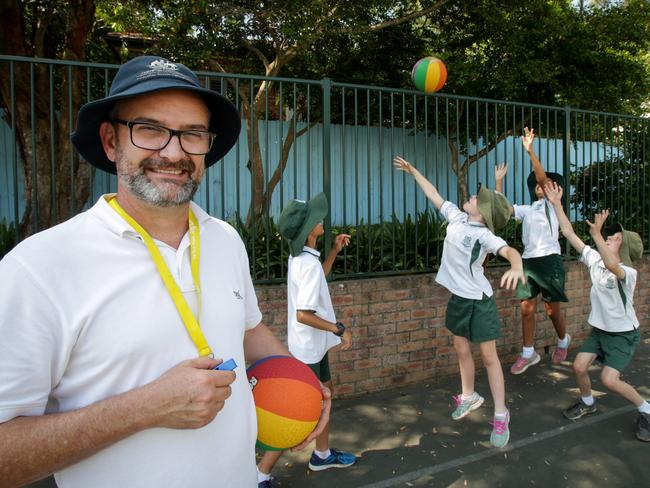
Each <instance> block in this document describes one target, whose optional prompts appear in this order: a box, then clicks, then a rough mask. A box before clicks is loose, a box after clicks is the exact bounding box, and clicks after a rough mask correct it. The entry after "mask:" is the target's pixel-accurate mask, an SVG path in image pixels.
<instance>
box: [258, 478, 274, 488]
mask: <svg viewBox="0 0 650 488" xmlns="http://www.w3.org/2000/svg"><path fill="white" fill-rule="evenodd" d="M274 486H275V485H274V484H273V478H269V479H268V480H264V481H260V482H259V483H257V488H273V487H274Z"/></svg>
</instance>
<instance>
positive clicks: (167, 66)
mask: <svg viewBox="0 0 650 488" xmlns="http://www.w3.org/2000/svg"><path fill="white" fill-rule="evenodd" d="M149 67H150V68H151V69H155V70H157V71H176V70H178V66H176V65H175V64H174V63H172V62H171V61H167V60H166V59H157V60H155V61H152V62H151V64H150V65H149Z"/></svg>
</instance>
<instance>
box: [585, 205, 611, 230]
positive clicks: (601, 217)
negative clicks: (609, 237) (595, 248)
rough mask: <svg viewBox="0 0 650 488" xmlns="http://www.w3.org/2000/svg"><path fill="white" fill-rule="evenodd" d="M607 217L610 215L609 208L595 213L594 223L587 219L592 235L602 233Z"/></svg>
mask: <svg viewBox="0 0 650 488" xmlns="http://www.w3.org/2000/svg"><path fill="white" fill-rule="evenodd" d="M607 217H609V209H606V210H603V211H602V212H599V213H597V214H596V215H594V221H593V223H592V222H589V221H588V220H587V225H588V226H589V234H591V236H592V237H593V236H599V235H601V232H602V230H603V225H604V224H605V221H606V220H607Z"/></svg>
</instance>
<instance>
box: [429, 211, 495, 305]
mask: <svg viewBox="0 0 650 488" xmlns="http://www.w3.org/2000/svg"><path fill="white" fill-rule="evenodd" d="M440 214H441V215H442V216H443V217H444V218H445V220H447V222H449V225H447V235H446V236H445V244H444V246H443V249H442V259H441V264H440V269H439V271H438V275H437V276H436V282H437V283H440V284H441V285H442V286H444V287H445V288H447V289H448V290H449V291H450V292H452V293H453V294H454V295H457V296H459V297H462V298H471V299H473V300H481V299H482V298H483V294H484V293H485V295H487V296H488V297H491V296H492V293H493V292H492V286H491V285H490V282H489V281H488V280H487V278H486V277H485V275H484V274H483V261H484V260H485V256H486V255H487V254H488V253H492V254H497V253H498V252H499V249H501V248H502V247H504V246H507V244H506V241H504V240H503V239H501V238H500V237H497V236H495V235H494V234H493V233H492V232H491V231H490V229H488V228H487V227H486V226H485V225H483V224H480V223H478V222H469V221H468V220H467V218H468V216H467V214H466V213H465V212H461V211H460V210H459V208H458V207H457V206H456V205H454V204H453V203H451V202H444V203H443V204H442V206H441V207H440Z"/></svg>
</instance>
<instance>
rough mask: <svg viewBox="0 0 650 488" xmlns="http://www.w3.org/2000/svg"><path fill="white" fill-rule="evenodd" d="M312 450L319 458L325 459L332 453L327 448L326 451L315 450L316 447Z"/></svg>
mask: <svg viewBox="0 0 650 488" xmlns="http://www.w3.org/2000/svg"><path fill="white" fill-rule="evenodd" d="M314 452H315V453H316V455H317V456H318V457H319V458H321V459H327V458H328V457H330V455H331V454H332V451H330V450H329V449H327V451H317V450H316V449H314Z"/></svg>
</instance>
